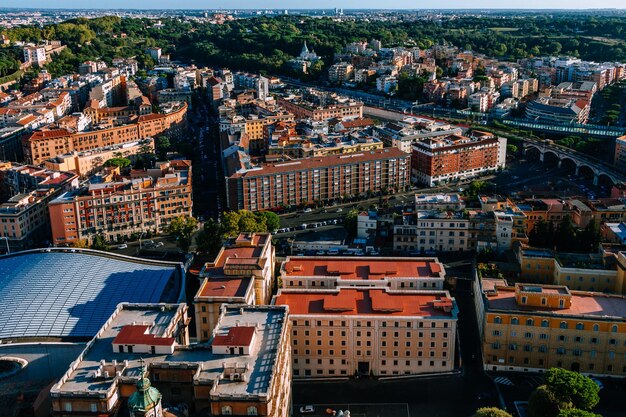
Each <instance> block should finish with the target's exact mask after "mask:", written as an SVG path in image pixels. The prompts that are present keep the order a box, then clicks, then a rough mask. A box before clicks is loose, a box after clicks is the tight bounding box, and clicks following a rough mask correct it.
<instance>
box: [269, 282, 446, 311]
mask: <svg viewBox="0 0 626 417" xmlns="http://www.w3.org/2000/svg"><path fill="white" fill-rule="evenodd" d="M274 304H275V305H287V306H289V314H290V315H308V314H328V315H332V316H337V315H341V316H361V315H365V316H416V317H453V316H455V315H456V307H455V306H454V301H453V299H452V298H450V295H449V294H448V292H447V291H433V292H428V293H424V292H417V291H413V292H409V291H406V292H389V291H386V290H384V289H357V288H342V289H340V290H331V291H319V290H317V291H316V290H311V291H303V290H280V291H279V293H278V295H277V296H276V298H275V299H274ZM436 305H437V306H441V307H442V308H438V307H436ZM444 306H447V307H448V308H447V310H444V308H443V307H444Z"/></svg>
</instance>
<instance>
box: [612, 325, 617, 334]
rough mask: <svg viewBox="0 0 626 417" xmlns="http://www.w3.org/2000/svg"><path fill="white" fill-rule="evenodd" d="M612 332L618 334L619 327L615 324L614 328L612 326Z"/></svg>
mask: <svg viewBox="0 0 626 417" xmlns="http://www.w3.org/2000/svg"><path fill="white" fill-rule="evenodd" d="M611 332H612V333H617V325H616V324H614V325H613V326H611Z"/></svg>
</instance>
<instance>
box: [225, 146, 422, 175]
mask: <svg viewBox="0 0 626 417" xmlns="http://www.w3.org/2000/svg"><path fill="white" fill-rule="evenodd" d="M409 157H410V155H409V154H408V153H404V152H402V151H401V150H400V149H398V148H395V147H394V148H384V149H376V150H372V151H365V152H358V153H350V154H338V155H328V156H322V157H315V158H306V159H298V160H295V161H291V162H281V163H275V164H260V165H259V167H258V168H259V169H253V170H250V171H245V172H238V173H235V174H234V175H233V176H232V177H231V178H239V177H250V178H254V177H263V176H265V175H274V174H281V173H285V172H294V171H302V170H308V169H314V168H326V167H337V166H342V165H352V164H358V163H363V162H369V161H381V160H386V159H392V158H409Z"/></svg>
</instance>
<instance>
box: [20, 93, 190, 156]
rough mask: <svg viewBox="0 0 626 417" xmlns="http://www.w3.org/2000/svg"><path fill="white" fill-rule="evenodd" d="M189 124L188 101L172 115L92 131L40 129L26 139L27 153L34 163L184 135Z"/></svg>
mask: <svg viewBox="0 0 626 417" xmlns="http://www.w3.org/2000/svg"><path fill="white" fill-rule="evenodd" d="M186 127H187V104H186V103H183V104H182V105H181V106H180V107H179V108H177V109H176V110H174V111H172V112H171V113H168V114H156V113H155V114H148V115H142V116H137V117H135V118H133V119H131V120H128V121H127V120H124V121H123V123H122V124H121V125H116V124H114V123H110V124H106V125H103V126H95V127H94V128H93V129H92V130H89V131H83V132H72V131H69V130H67V129H50V130H38V131H35V132H33V133H32V134H31V135H30V136H27V137H25V138H24V140H23V142H22V145H23V147H24V155H25V157H26V159H27V160H28V161H31V162H32V163H33V164H35V165H37V164H43V163H44V161H45V160H46V159H48V158H54V157H55V156H57V155H63V154H68V153H70V152H84V151H89V150H92V149H98V148H104V147H107V146H114V145H119V144H122V143H128V142H135V141H139V140H142V139H146V138H149V137H156V136H158V135H160V134H168V135H172V136H179V135H182V134H183V133H184V132H185V130H186Z"/></svg>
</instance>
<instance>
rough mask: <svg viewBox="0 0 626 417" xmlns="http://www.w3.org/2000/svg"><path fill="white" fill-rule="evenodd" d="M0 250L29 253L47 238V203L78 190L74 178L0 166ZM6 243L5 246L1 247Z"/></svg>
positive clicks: (8, 164) (11, 165)
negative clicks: (0, 189)
mask: <svg viewBox="0 0 626 417" xmlns="http://www.w3.org/2000/svg"><path fill="white" fill-rule="evenodd" d="M0 179H1V182H2V183H1V184H0V187H1V188H2V192H1V194H0V238H2V239H4V240H5V242H2V243H3V244H2V245H0V250H3V251H4V250H5V247H6V248H9V249H10V250H11V251H18V250H24V249H30V248H32V247H33V246H34V245H35V244H38V243H41V242H43V241H44V240H46V239H49V238H50V217H49V215H48V203H49V202H50V201H51V200H53V199H54V198H55V197H56V196H58V195H59V194H61V193H62V192H64V191H67V190H71V189H73V188H76V187H78V178H77V176H76V174H74V173H71V172H63V171H52V170H48V169H45V168H41V167H36V166H32V165H20V164H15V163H11V162H5V163H0ZM4 243H6V246H5V245H4Z"/></svg>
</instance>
